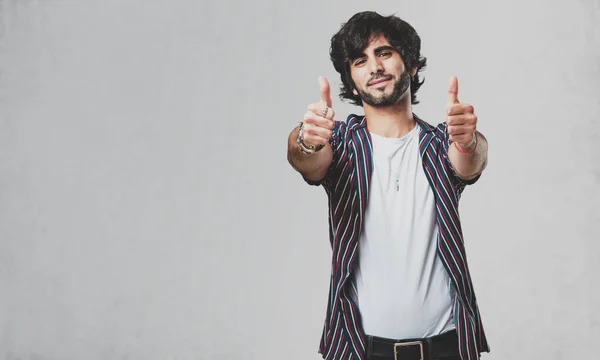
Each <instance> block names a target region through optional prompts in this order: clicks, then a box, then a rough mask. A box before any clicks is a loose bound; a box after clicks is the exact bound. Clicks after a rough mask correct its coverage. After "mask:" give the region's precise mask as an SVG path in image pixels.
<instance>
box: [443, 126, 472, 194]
mask: <svg viewBox="0 0 600 360" xmlns="http://www.w3.org/2000/svg"><path fill="white" fill-rule="evenodd" d="M439 129H440V130H441V132H442V134H443V135H442V137H443V140H442V148H443V151H442V156H443V158H444V159H443V161H444V164H445V166H446V169H447V170H448V173H449V175H450V179H451V181H452V183H453V185H454V186H455V188H456V189H457V190H459V191H462V190H463V189H464V188H465V187H466V186H467V185H473V184H475V183H476V182H477V180H479V178H480V177H481V174H479V175H477V176H476V177H474V178H473V179H470V180H464V179H461V178H460V177H458V174H457V173H456V170H455V169H454V167H453V166H452V163H451V162H450V157H449V156H448V151H449V149H450V146H451V145H452V141H451V140H450V136H449V135H448V124H446V123H441V124H440V125H439Z"/></svg>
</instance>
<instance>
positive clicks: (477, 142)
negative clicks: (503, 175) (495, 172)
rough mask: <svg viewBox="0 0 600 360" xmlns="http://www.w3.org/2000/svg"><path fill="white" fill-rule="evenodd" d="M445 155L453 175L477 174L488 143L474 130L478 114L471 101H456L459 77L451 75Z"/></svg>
mask: <svg viewBox="0 0 600 360" xmlns="http://www.w3.org/2000/svg"><path fill="white" fill-rule="evenodd" d="M446 114H447V116H446V124H447V125H448V128H447V131H448V139H449V140H450V141H451V143H450V146H449V148H448V158H449V160H450V163H451V165H452V167H453V168H454V171H455V172H456V175H457V176H458V177H459V178H460V179H462V180H471V179H474V178H476V177H477V176H479V175H480V174H481V173H482V172H483V170H484V169H485V167H486V166H487V153H488V143H487V139H486V138H485V136H483V134H481V133H480V132H479V131H477V115H475V110H474V109H473V106H472V105H469V104H461V103H460V102H459V101H458V80H457V79H456V77H452V78H451V79H450V86H449V89H448V108H447V109H446Z"/></svg>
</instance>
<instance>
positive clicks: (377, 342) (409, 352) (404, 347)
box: [367, 330, 458, 360]
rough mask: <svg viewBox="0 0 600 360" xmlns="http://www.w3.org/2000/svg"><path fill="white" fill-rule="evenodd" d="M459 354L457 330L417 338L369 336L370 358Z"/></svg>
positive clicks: (413, 359)
mask: <svg viewBox="0 0 600 360" xmlns="http://www.w3.org/2000/svg"><path fill="white" fill-rule="evenodd" d="M453 356H455V357H456V356H458V335H457V333H456V330H451V331H447V332H445V333H443V334H440V335H436V336H432V337H426V338H415V339H389V338H384V337H379V336H371V335H368V336H367V359H369V360H427V359H437V358H444V357H453Z"/></svg>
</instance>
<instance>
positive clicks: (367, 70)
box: [350, 36, 416, 106]
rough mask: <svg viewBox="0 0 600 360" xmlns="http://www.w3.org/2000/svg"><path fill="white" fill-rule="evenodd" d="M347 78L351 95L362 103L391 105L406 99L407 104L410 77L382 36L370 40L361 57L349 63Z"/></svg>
mask: <svg viewBox="0 0 600 360" xmlns="http://www.w3.org/2000/svg"><path fill="white" fill-rule="evenodd" d="M415 70H416V69H415ZM413 72H414V71H413ZM350 75H351V77H352V81H353V82H354V84H355V86H356V87H355V89H354V93H355V94H357V95H360V97H361V98H362V101H363V102H364V103H366V104H369V105H371V106H391V105H394V104H396V103H398V102H399V101H400V100H401V99H403V98H406V97H408V101H409V102H410V90H409V88H410V78H411V74H410V73H409V72H408V71H407V70H406V68H405V66H404V62H403V61H402V58H401V57H400V54H398V52H397V51H396V50H395V49H394V48H393V47H392V46H391V45H390V43H389V42H388V41H387V39H386V38H385V37H383V36H375V37H373V38H372V39H371V41H370V42H369V45H368V46H367V48H366V49H365V50H364V51H363V54H362V55H361V56H360V57H358V58H355V59H351V60H350ZM413 75H414V74H413Z"/></svg>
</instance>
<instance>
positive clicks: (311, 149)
mask: <svg viewBox="0 0 600 360" xmlns="http://www.w3.org/2000/svg"><path fill="white" fill-rule="evenodd" d="M303 135H304V122H300V124H299V125H298V136H297V138H296V143H297V144H298V148H299V149H300V152H302V154H304V155H305V156H309V155H312V154H314V153H316V152H318V151H319V150H321V149H323V147H324V145H316V146H315V145H308V144H306V143H305V142H304V136H303Z"/></svg>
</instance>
